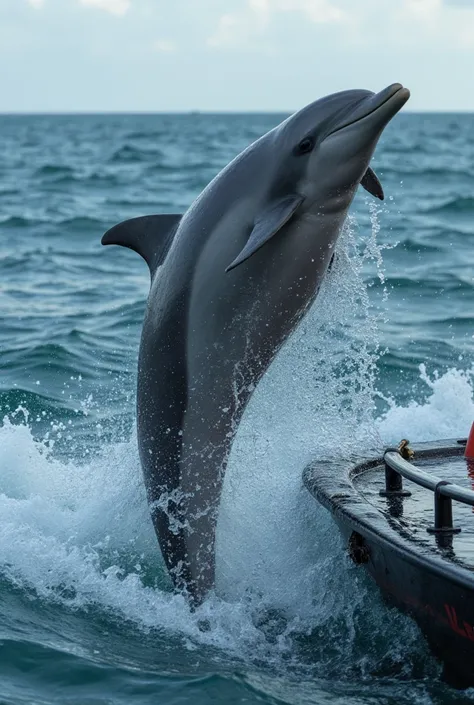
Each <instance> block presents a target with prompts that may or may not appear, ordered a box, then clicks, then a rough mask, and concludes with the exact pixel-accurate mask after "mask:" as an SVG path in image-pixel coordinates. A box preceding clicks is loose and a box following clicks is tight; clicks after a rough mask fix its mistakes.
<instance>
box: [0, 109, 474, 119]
mask: <svg viewBox="0 0 474 705" xmlns="http://www.w3.org/2000/svg"><path fill="white" fill-rule="evenodd" d="M295 112H297V110H291V109H290V110H285V109H280V110H276V109H275V110H266V109H262V110H257V109H251V110H227V109H221V108H216V109H209V110H208V109H205V110H200V109H199V108H190V109H186V110H184V109H183V110H0V117H40V116H45V117H56V116H57V117H60V116H93V115H104V116H107V115H108V116H113V115H120V116H124V115H143V116H146V115H150V116H152V115H292V114H293V113H295ZM403 114H410V115H473V114H474V109H470V108H460V109H457V110H452V109H446V108H438V109H431V108H429V109H428V108H421V109H419V110H409V109H407V110H404V111H403Z"/></svg>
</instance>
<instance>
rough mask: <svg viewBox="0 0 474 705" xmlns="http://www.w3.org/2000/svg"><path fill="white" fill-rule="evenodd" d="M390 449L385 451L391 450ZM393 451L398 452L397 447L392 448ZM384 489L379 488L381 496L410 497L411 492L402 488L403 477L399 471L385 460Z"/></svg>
mask: <svg viewBox="0 0 474 705" xmlns="http://www.w3.org/2000/svg"><path fill="white" fill-rule="evenodd" d="M391 451H392V449H391V448H390V449H389V450H387V451H386V453H389V452H391ZM393 452H398V448H394V449H393ZM384 462H385V489H384V490H380V492H379V494H380V496H381V497H411V492H409V491H408V490H404V489H403V478H402V476H401V475H400V473H399V472H397V471H396V470H394V469H393V468H391V467H390V465H389V464H388V463H387V461H386V460H385V455H384Z"/></svg>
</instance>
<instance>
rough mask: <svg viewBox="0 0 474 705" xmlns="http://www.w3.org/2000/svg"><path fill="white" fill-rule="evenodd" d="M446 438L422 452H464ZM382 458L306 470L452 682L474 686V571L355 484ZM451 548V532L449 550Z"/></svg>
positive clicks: (354, 549) (311, 486) (356, 554)
mask: <svg viewBox="0 0 474 705" xmlns="http://www.w3.org/2000/svg"><path fill="white" fill-rule="evenodd" d="M444 443H445V445H444V446H441V444H432V445H428V444H420V446H418V449H417V456H419V455H420V453H421V454H422V453H423V451H424V452H426V453H427V454H428V455H429V454H431V456H432V457H433V456H435V454H436V452H438V451H439V449H440V447H441V448H442V449H443V451H446V449H447V448H448V449H449V451H450V452H452V453H454V454H457V455H459V454H461V453H462V450H463V449H462V447H460V446H459V444H458V442H456V441H453V442H450V444H451V445H449V446H446V443H447V442H444ZM414 447H415V448H417V447H416V446H414ZM377 463H378V465H382V466H383V459H382V458H378V459H374V460H371V461H366V462H364V463H360V461H359V463H358V462H357V461H356V460H355V459H352V460H348V461H338V462H330V463H329V464H328V463H327V462H325V463H322V462H318V463H313V464H312V465H311V466H309V467H308V468H307V469H306V471H305V473H304V477H303V479H304V484H305V486H306V487H307V489H308V490H309V491H310V493H311V494H312V495H313V496H314V497H315V498H316V499H317V500H318V501H319V502H320V503H321V504H323V505H324V506H326V507H327V508H328V509H329V510H330V511H331V512H332V514H333V515H334V518H335V520H336V523H337V525H338V527H339V529H340V531H341V533H342V535H343V537H344V539H345V541H346V543H347V548H348V552H349V555H350V556H351V558H352V560H353V561H354V562H355V563H357V564H360V565H363V566H364V567H365V569H366V570H367V571H368V573H369V574H370V575H371V577H372V578H373V579H374V580H375V582H376V583H377V585H378V587H379V588H380V590H381V591H382V594H383V596H384V598H385V600H386V601H387V602H388V603H389V604H391V605H394V606H396V607H398V608H399V609H400V610H402V611H403V612H405V613H407V614H409V615H410V616H411V617H412V618H414V619H415V621H416V622H417V623H418V625H419V627H420V629H421V631H422V632H423V634H424V635H425V637H426V639H427V641H428V644H429V646H430V648H431V650H432V652H433V654H434V655H435V656H436V657H437V658H438V659H439V660H440V661H441V662H442V664H443V667H444V678H445V680H447V681H448V682H449V683H450V684H451V685H453V686H455V687H458V688H465V687H469V686H472V685H474V572H473V571H472V570H468V569H467V568H466V567H465V566H463V565H457V564H456V562H455V561H452V560H446V555H443V551H441V552H439V553H437V554H435V553H433V552H431V551H429V550H427V549H426V547H425V546H423V545H422V544H421V543H420V542H418V541H417V540H416V539H415V538H414V537H413V536H412V535H411V534H410V532H408V531H407V532H406V535H403V532H400V530H399V529H397V528H394V526H393V525H391V523H390V521H387V517H386V516H383V515H381V513H380V512H377V511H376V510H375V509H374V508H373V507H371V506H370V505H367V502H365V501H364V499H363V498H361V496H360V494H359V493H358V492H357V490H356V489H355V487H354V483H353V480H354V475H357V473H360V472H363V471H364V470H366V469H368V468H373V467H375V466H377ZM397 501H399V502H401V501H403V500H401V499H399V500H397ZM449 545H450V538H449V537H448V538H447V539H446V546H445V548H446V550H447V551H448V552H449Z"/></svg>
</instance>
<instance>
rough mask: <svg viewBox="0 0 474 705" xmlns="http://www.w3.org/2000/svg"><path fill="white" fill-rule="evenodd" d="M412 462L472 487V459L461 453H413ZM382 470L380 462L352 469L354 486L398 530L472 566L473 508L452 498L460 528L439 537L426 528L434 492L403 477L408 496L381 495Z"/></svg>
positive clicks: (431, 514)
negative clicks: (438, 455)
mask: <svg viewBox="0 0 474 705" xmlns="http://www.w3.org/2000/svg"><path fill="white" fill-rule="evenodd" d="M411 463H412V465H414V466H415V467H416V468H419V469H420V470H423V471H424V472H426V473H428V474H431V475H433V476H435V477H440V478H443V479H444V480H449V482H452V483H454V484H456V485H459V486H460V487H463V488H465V489H468V490H473V489H474V462H472V461H468V460H466V459H465V458H464V457H462V456H461V457H459V456H452V457H444V458H426V459H423V458H419V459H417V458H416V456H415V458H414V459H413V460H412V461H411ZM384 470H385V466H384V464H380V465H377V466H375V467H371V468H368V469H362V470H360V471H356V472H355V473H354V475H353V477H352V480H353V486H354V489H355V490H356V492H357V493H358V494H359V495H360V496H361V498H363V499H364V500H365V501H366V502H368V503H369V504H370V505H371V506H372V507H374V509H376V510H378V511H379V512H381V513H382V514H383V515H384V516H385V518H386V520H387V522H388V523H389V524H390V526H391V528H392V529H394V530H395V531H397V532H398V533H401V534H402V535H405V536H406V535H407V534H409V535H410V536H411V537H412V538H413V539H416V542H417V543H418V544H423V546H424V547H425V548H426V549H428V550H432V551H433V552H435V553H438V554H440V555H442V556H443V558H445V559H448V560H452V561H454V562H456V563H457V564H458V565H463V567H465V568H470V569H471V570H474V508H473V507H471V506H468V505H466V504H462V503H461V502H453V509H452V511H453V525H454V527H455V528H460V529H461V531H460V532H459V533H457V534H452V535H451V536H449V535H448V536H442V537H440V536H439V535H437V534H433V533H429V531H428V529H430V528H432V527H433V526H434V495H433V492H431V491H430V490H428V489H426V488H424V487H420V486H419V485H417V484H416V483H414V482H410V481H409V480H407V479H404V481H403V488H404V489H405V490H408V491H409V492H411V495H410V496H407V497H385V496H382V495H381V494H380V492H381V491H382V492H383V490H384V489H385V472H384ZM440 539H441V540H440Z"/></svg>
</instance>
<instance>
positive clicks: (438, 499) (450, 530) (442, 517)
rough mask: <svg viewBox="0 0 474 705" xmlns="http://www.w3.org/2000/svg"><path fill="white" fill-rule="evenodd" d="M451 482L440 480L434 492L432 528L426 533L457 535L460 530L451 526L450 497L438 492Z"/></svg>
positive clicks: (451, 506) (451, 509) (451, 507)
mask: <svg viewBox="0 0 474 705" xmlns="http://www.w3.org/2000/svg"><path fill="white" fill-rule="evenodd" d="M450 484H452V483H451V482H447V481H446V480H441V482H438V484H437V485H436V487H435V491H434V503H435V504H434V515H435V521H434V526H430V527H429V528H428V529H427V531H428V533H430V534H459V532H460V531H461V529H460V528H457V527H455V526H453V502H452V500H451V497H445V496H444V495H442V494H441V493H440V491H439V489H440V487H443V486H445V485H450Z"/></svg>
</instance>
